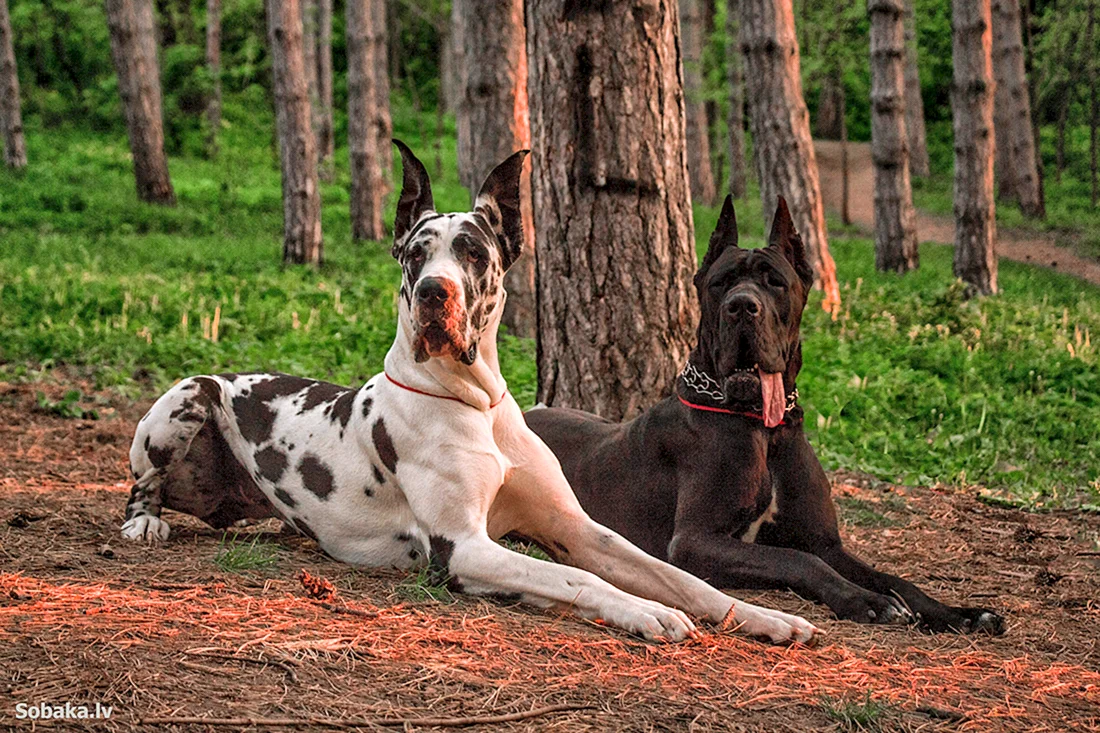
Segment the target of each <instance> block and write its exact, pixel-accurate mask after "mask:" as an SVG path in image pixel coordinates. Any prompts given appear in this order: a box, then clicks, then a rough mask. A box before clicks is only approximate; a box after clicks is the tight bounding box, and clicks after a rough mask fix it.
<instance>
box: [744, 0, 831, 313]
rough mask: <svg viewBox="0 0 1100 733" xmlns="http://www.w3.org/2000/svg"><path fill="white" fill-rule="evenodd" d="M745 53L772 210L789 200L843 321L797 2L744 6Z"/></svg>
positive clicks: (760, 0)
mask: <svg viewBox="0 0 1100 733" xmlns="http://www.w3.org/2000/svg"><path fill="white" fill-rule="evenodd" d="M741 50H742V52H743V53H744V56H745V79H746V81H747V84H746V88H745V92H746V95H747V96H748V100H749V121H750V122H751V124H752V140H753V151H754V153H755V155H754V157H755V159H756V172H757V178H758V179H759V181H760V196H761V198H762V199H763V202H764V211H765V212H773V211H775V207H776V202H777V199H778V198H779V196H783V197H785V198H786V199H787V204H788V206H789V207H790V210H791V217H792V218H793V219H794V223H795V226H796V227H797V229H798V232H799V234H801V235H802V240H803V242H804V243H805V245H806V250H807V253H808V254H809V256H810V258H811V260H812V262H813V265H814V271H815V273H816V277H817V284H818V286H819V287H820V288H822V289H823V290H824V292H825V298H824V300H823V301H822V307H823V308H824V309H825V310H827V311H829V312H830V313H834V314H835V313H836V312H837V311H838V309H839V307H840V287H839V286H838V285H837V279H836V264H835V263H834V262H833V257H832V255H831V254H830V253H829V240H828V237H827V236H826V234H825V210H824V208H823V204H822V200H821V187H820V184H819V182H818V177H817V158H816V156H815V154H814V146H813V140H812V139H811V138H810V115H809V113H808V112H807V111H806V102H805V101H804V100H803V98H802V79H801V73H800V70H799V66H800V61H799V55H798V41H797V39H796V38H795V30H794V15H793V13H792V10H791V0H741Z"/></svg>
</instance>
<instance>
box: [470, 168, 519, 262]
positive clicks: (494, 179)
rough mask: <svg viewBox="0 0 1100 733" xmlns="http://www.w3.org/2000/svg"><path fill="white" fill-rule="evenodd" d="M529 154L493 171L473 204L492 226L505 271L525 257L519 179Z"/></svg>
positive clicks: (475, 209)
mask: <svg viewBox="0 0 1100 733" xmlns="http://www.w3.org/2000/svg"><path fill="white" fill-rule="evenodd" d="M530 152H531V151H530V150H520V151H519V152H518V153H512V155H510V156H509V157H508V159H507V160H505V161H504V162H503V163H501V164H500V165H498V166H497V167H496V168H494V169H493V172H492V173H490V174H489V177H488V178H486V179H485V183H483V184H481V190H480V191H478V193H477V198H476V199H475V200H474V213H475V214H479V215H481V216H482V217H483V218H484V219H485V221H487V222H488V223H489V226H490V227H491V228H492V230H493V233H494V234H496V236H497V240H499V242H500V249H501V254H502V259H503V262H504V269H505V270H507V269H508V268H509V267H511V266H512V263H513V262H515V261H516V260H518V259H519V256H520V255H521V254H523V213H522V212H521V210H520V193H519V189H520V186H519V179H520V174H521V173H522V172H523V161H524V159H525V158H526V157H527V154H528V153H530Z"/></svg>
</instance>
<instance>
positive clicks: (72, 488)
mask: <svg viewBox="0 0 1100 733" xmlns="http://www.w3.org/2000/svg"><path fill="white" fill-rule="evenodd" d="M69 386H71V385H69ZM84 386H85V389H86V385H84ZM64 389H65V386H63V385H45V386H44V385H33V386H26V385H11V384H5V383H0V729H9V728H24V727H26V728H29V727H30V723H29V721H19V720H17V719H16V718H15V709H16V708H15V706H16V704H17V703H21V702H22V703H27V704H36V703H40V702H46V703H51V704H64V703H65V702H72V703H74V704H89V705H94V703H96V702H99V703H101V704H104V705H111V706H113V707H114V713H113V715H112V717H111V718H110V719H109V720H108V721H102V720H101V721H96V722H88V723H76V722H70V723H61V724H59V723H56V722H54V723H52V724H51V723H42V722H39V723H38V724H37V725H38V727H42V728H48V729H65V730H68V729H73V730H88V729H96V730H101V729H106V730H112V731H129V730H180V731H184V730H186V731H205V730H211V731H213V730H219V731H220V730H231V729H239V728H242V727H248V726H245V725H241V724H238V725H235V726H219V727H215V726H210V725H205V724H203V725H200V724H182V725H168V724H163V723H154V722H149V721H151V720H153V719H162V718H165V717H174V716H183V717H186V716H198V717H219V718H249V717H252V718H257V717H260V718H292V719H297V720H311V719H312V720H314V723H313V725H312V728H314V729H325V728H328V727H331V726H330V725H327V724H322V722H327V723H328V724H333V723H336V722H338V721H340V720H349V719H356V720H360V721H361V722H363V723H366V722H367V721H362V719H365V718H368V719H374V720H384V721H385V722H386V724H387V725H396V726H398V727H401V726H402V725H404V727H405V728H406V729H410V730H411V729H424V728H426V727H429V726H423V725H419V724H417V723H415V722H411V723H404V724H403V723H402V719H405V720H413V721H415V720H417V719H423V718H439V717H468V716H486V715H489V716H493V715H502V714H508V713H516V712H527V711H530V710H532V709H535V708H540V707H544V706H549V705H566V706H577V709H570V710H564V711H558V712H549V713H545V714H543V715H540V716H538V717H533V718H527V719H525V720H519V721H512V722H501V723H484V722H483V723H481V724H477V725H474V726H472V728H473V729H476V730H494V731H501V730H561V731H587V730H591V731H608V730H624V731H625V730H629V731H656V730H675V731H707V730H728V731H749V730H752V731H755V730H767V731H787V730H808V729H815V730H851V729H854V728H851V727H846V724H845V722H844V721H843V720H841V719H840V717H842V716H838V715H837V714H836V713H835V712H833V713H832V714H830V712H829V710H830V706H831V709H832V710H834V711H835V710H836V709H838V708H840V707H842V703H844V702H853V703H859V702H861V701H864V700H865V699H866V697H865V696H867V695H870V697H871V698H872V699H873V700H875V701H878V702H880V703H882V712H881V713H880V714H879V715H878V717H877V718H875V719H874V720H873V721H871V723H870V725H871V726H872V728H870V729H881V730H904V731H918V730H920V731H993V730H1010V731H1044V730H1045V731H1064V730H1081V731H1086V730H1088V731H1096V730H1100V650H1098V649H1097V631H1096V629H1097V625H1098V622H1100V517H1098V516H1095V515H1077V514H1069V513H1050V514H1027V513H1024V512H1021V511H1017V510H1012V509H1004V508H998V507H992V506H988V505H985V504H982V503H979V502H977V501H975V500H974V499H973V498H971V497H969V496H964V495H959V494H955V493H949V492H946V491H941V490H935V489H904V488H898V487H891V486H887V485H883V484H881V483H878V482H874V481H869V480H865V479H863V478H861V477H859V476H854V475H838V476H835V477H834V482H835V490H836V496H837V497H838V501H839V503H840V505H841V508H842V513H843V514H844V516H845V517H847V521H846V525H845V529H844V531H845V535H846V538H847V540H848V542H849V543H850V545H851V547H852V548H853V549H854V550H855V551H856V552H858V553H859V554H862V555H863V556H865V557H867V558H868V559H871V560H873V561H874V562H876V563H877V564H879V565H880V566H881V567H883V568H885V569H888V570H890V571H892V572H895V573H899V574H901V575H903V576H905V577H907V578H910V579H911V580H913V581H915V582H917V583H919V584H920V585H922V586H924V587H925V588H926V589H927V590H929V591H930V592H932V593H934V594H935V595H937V596H939V597H942V598H944V599H946V600H948V601H951V602H958V603H961V602H966V603H969V604H974V605H983V606H988V607H992V608H995V609H998V610H1000V611H1002V612H1003V613H1004V614H1005V615H1006V617H1007V619H1008V632H1007V633H1006V634H1005V635H1004V636H1003V637H999V638H989V637H959V636H953V635H939V636H931V635H925V634H922V633H919V632H917V631H914V630H911V629H906V628H879V627H869V626H858V625H855V624H852V623H847V622H837V621H834V620H832V619H831V618H830V615H829V613H828V611H827V610H826V609H824V608H822V607H820V606H815V605H813V604H810V603H806V602H803V601H801V600H800V599H798V598H796V597H795V596H794V595H793V594H790V593H768V594H759V593H751V592H750V593H743V594H742V595H743V596H744V597H745V598H746V599H748V600H752V601H755V602H760V603H766V604H771V605H774V606H777V607H780V608H782V609H784V610H787V611H791V612H797V613H801V614H804V615H806V616H807V617H808V618H810V619H811V620H813V621H814V622H815V623H817V624H818V625H820V626H821V627H822V628H824V629H825V630H826V631H827V635H826V637H825V639H824V641H823V643H821V644H819V645H818V646H817V647H815V648H812V649H810V648H804V647H775V646H768V645H765V644H761V643H757V642H754V641H749V640H745V639H742V638H739V637H736V636H732V635H720V634H711V635H709V636H707V637H706V638H705V640H703V641H701V642H688V643H682V644H665V645H661V644H648V643H644V642H642V641H639V640H637V639H635V638H632V637H630V636H627V635H625V634H622V633H619V632H617V631H615V630H610V629H606V628H602V627H599V626H597V625H595V624H590V623H586V622H582V621H579V620H577V619H575V618H572V617H569V616H565V615H559V614H554V613H543V612H540V611H536V610H529V609H526V608H523V607H516V606H506V605H501V604H498V603H493V602H487V601H480V600H473V599H469V598H459V599H457V600H456V601H455V602H453V603H441V602H435V601H410V600H408V599H407V598H406V597H405V596H403V595H402V593H401V592H400V591H401V585H400V584H401V583H402V580H403V576H401V575H400V574H397V573H393V572H379V571H371V572H361V571H356V570H354V569H352V568H349V567H347V566H344V565H341V564H338V563H336V562H334V561H332V560H330V559H328V558H326V557H325V556H324V555H322V554H321V553H320V552H318V550H317V548H316V546H315V545H314V544H313V543H312V542H310V541H308V540H304V539H298V538H295V537H289V536H286V535H279V534H277V532H278V529H279V523H278V522H275V521H269V522H267V523H264V524H262V525H258V526H256V527H251V528H248V529H246V530H243V531H242V534H243V535H244V536H246V537H251V536H253V535H262V536H263V537H264V538H265V539H267V540H270V541H272V542H275V543H277V544H278V545H279V547H280V548H281V549H280V550H279V552H278V560H277V563H276V564H275V565H274V566H273V567H270V568H266V569H264V570H262V571H250V572H240V573H235V572H227V571H223V570H221V569H219V567H218V565H216V564H215V558H216V557H217V556H218V554H219V552H220V551H221V548H222V547H223V545H222V543H223V535H222V533H221V532H219V531H215V530H212V529H210V528H208V527H205V526H204V525H201V524H200V523H198V522H197V521H195V520H192V519H191V518H189V517H183V516H180V515H174V516H171V517H169V522H170V523H171V525H172V529H173V535H172V538H171V540H170V541H169V542H168V543H167V544H164V545H160V546H155V547H148V546H143V545H136V544H129V543H124V542H123V541H121V540H120V538H119V536H118V526H119V524H120V523H121V519H122V512H123V507H124V503H125V499H126V497H127V494H128V488H129V487H128V484H127V483H126V481H127V468H126V454H127V451H128V448H129V439H130V435H131V434H132V431H133V428H134V424H135V422H136V420H137V418H138V417H140V415H141V414H142V412H143V410H144V409H145V408H146V407H147V405H146V404H136V405H135V404H130V403H127V402H125V401H122V400H120V399H119V398H117V397H110V396H107V395H97V396H96V397H95V398H94V399H95V400H96V401H98V402H99V404H97V405H95V407H96V408H97V409H98V411H99V413H100V419H99V420H96V421H91V420H82V419H66V418H61V417H56V416H53V415H49V414H45V413H43V412H41V411H39V410H37V409H36V408H35V405H36V400H35V392H36V390H44V391H45V392H46V393H47V394H48V396H50V397H51V398H52V399H58V398H60V396H61V394H62V393H63V392H64ZM86 391H87V390H86ZM166 516H168V515H166ZM300 569H305V570H306V571H308V572H309V573H310V574H312V575H314V576H320V577H323V578H326V579H328V580H329V581H331V582H332V583H333V584H334V586H335V588H336V591H337V595H336V597H335V598H334V599H332V600H331V601H329V602H328V603H327V605H326V604H325V603H324V602H322V601H318V600H314V599H312V598H310V597H309V596H308V595H307V594H306V592H305V591H304V589H303V586H302V584H301V583H299V581H298V580H297V579H296V575H297V573H298V572H299V570H300ZM452 722H453V721H452ZM377 727H378V726H376V725H364V726H363V729H374V728H377ZM261 729H262V730H280V729H283V730H289V729H290V728H287V727H285V726H284V727H282V728H280V727H267V728H261Z"/></svg>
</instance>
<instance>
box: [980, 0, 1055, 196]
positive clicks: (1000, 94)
mask: <svg viewBox="0 0 1100 733" xmlns="http://www.w3.org/2000/svg"><path fill="white" fill-rule="evenodd" d="M992 18H993V71H994V74H995V76H996V80H997V89H996V93H995V95H994V103H993V106H994V112H993V114H994V128H995V132H996V143H997V158H996V160H997V174H998V176H999V182H1000V194H1001V198H1002V199H1006V200H1015V201H1018V202H1019V204H1020V211H1022V212H1023V214H1024V216H1027V217H1031V218H1042V216H1043V214H1044V212H1043V205H1042V198H1043V197H1042V194H1041V192H1040V191H1039V174H1038V169H1037V166H1036V158H1035V135H1034V131H1033V130H1032V127H1031V100H1030V98H1029V95H1028V89H1027V75H1026V74H1025V73H1024V43H1023V35H1022V30H1021V28H1020V0H993V3H992Z"/></svg>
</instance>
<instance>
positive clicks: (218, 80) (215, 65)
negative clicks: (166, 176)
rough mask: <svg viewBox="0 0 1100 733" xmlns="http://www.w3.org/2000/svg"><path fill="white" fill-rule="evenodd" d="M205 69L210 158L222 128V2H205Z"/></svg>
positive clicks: (207, 133) (214, 150)
mask: <svg viewBox="0 0 1100 733" xmlns="http://www.w3.org/2000/svg"><path fill="white" fill-rule="evenodd" d="M206 69H207V71H208V72H209V74H210V82H211V85H212V87H211V90H210V98H209V99H208V100H206V127H207V131H206V154H207V156H208V157H211V158H212V157H214V156H216V155H217V154H218V132H219V131H220V130H221V126H222V0H206Z"/></svg>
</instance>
